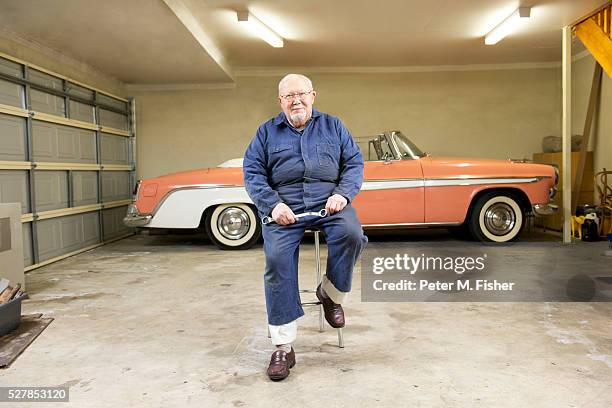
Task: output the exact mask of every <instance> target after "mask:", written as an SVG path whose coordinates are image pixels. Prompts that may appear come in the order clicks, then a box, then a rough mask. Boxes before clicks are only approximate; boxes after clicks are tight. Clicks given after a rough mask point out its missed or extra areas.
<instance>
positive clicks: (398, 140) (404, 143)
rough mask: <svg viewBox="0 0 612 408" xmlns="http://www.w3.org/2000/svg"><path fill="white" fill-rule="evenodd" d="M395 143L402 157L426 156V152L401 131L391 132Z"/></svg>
mask: <svg viewBox="0 0 612 408" xmlns="http://www.w3.org/2000/svg"><path fill="white" fill-rule="evenodd" d="M391 137H392V138H393V141H394V142H395V145H396V146H397V148H398V149H399V154H400V156H401V158H402V159H412V158H415V157H425V153H423V152H422V151H421V149H419V148H418V147H417V146H416V145H415V144H414V143H412V142H411V141H410V140H409V139H408V138H407V137H406V136H404V135H403V134H402V133H401V132H393V133H392V134H391Z"/></svg>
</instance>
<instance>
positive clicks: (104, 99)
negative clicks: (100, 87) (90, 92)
mask: <svg viewBox="0 0 612 408" xmlns="http://www.w3.org/2000/svg"><path fill="white" fill-rule="evenodd" d="M98 102H100V103H103V104H104V105H107V106H111V107H113V108H115V109H118V110H121V111H127V103H125V102H124V101H121V100H119V99H115V98H111V97H110V96H106V95H104V94H103V93H100V94H98Z"/></svg>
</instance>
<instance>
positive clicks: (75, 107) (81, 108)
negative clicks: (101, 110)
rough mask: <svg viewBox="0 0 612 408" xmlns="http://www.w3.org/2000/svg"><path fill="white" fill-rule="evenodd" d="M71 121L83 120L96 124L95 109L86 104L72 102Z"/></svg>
mask: <svg viewBox="0 0 612 408" xmlns="http://www.w3.org/2000/svg"><path fill="white" fill-rule="evenodd" d="M70 119H76V120H82V121H83V122H89V123H94V122H95V115H94V107H93V106H91V105H87V104H85V103H81V102H77V101H72V100H71V101H70Z"/></svg>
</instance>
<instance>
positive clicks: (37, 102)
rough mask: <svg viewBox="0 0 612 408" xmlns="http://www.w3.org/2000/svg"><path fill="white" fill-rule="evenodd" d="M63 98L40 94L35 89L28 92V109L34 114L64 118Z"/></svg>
mask: <svg viewBox="0 0 612 408" xmlns="http://www.w3.org/2000/svg"><path fill="white" fill-rule="evenodd" d="M64 103H65V101H64V98H62V97H59V96H55V95H52V94H50V93H46V92H42V91H39V90H37V89H31V90H30V107H31V109H32V110H34V111H36V112H44V113H49V114H51V115H56V116H65V111H66V110H65V105H64Z"/></svg>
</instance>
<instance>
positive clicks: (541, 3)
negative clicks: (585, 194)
mask: <svg viewBox="0 0 612 408" xmlns="http://www.w3.org/2000/svg"><path fill="white" fill-rule="evenodd" d="M605 3H606V0H533V1H532V2H528V1H523V0H521V1H519V0H429V1H421V0H418V1H416V0H414V1H407V0H385V1H372V0H353V1H329V0H308V1H306V0H302V1H300V0H295V1H285V0H254V1H247V0H208V1H206V0H129V1H126V0H105V1H96V0H61V1H60V0H20V1H15V0H0V9H1V10H2V13H0V27H3V29H4V34H5V35H6V34H7V33H11V34H13V35H18V36H20V37H21V38H25V39H27V40H32V41H35V42H37V43H40V44H42V45H44V46H47V47H49V48H52V49H54V50H57V51H59V52H61V53H63V54H65V55H68V56H70V57H73V58H75V59H77V60H80V61H83V62H85V63H87V64H89V65H91V66H93V67H95V68H97V69H98V70H100V71H102V72H105V73H108V74H110V75H113V76H115V77H116V78H118V79H119V80H121V81H122V82H125V83H131V84H193V83H200V84H217V83H231V82H232V81H233V76H234V75H235V74H240V73H242V74H244V73H248V72H254V71H258V72H260V71H266V70H279V69H282V68H287V67H301V68H304V67H306V68H310V69H321V70H325V69H329V70H336V71H342V70H347V71H351V70H353V71H354V70H355V69H360V68H361V69H378V68H384V69H394V68H395V69H401V68H410V67H424V66H427V67H432V68H433V67H437V68H439V67H440V66H448V65H453V66H456V65H478V64H517V63H548V62H556V61H559V60H560V58H561V28H562V27H563V26H565V25H568V24H571V23H572V22H574V21H575V20H577V19H579V18H581V17H583V16H584V15H586V14H588V13H590V12H591V11H593V10H595V9H596V8H598V7H600V6H602V5H603V4H605ZM60 5H61V7H60ZM519 5H521V6H532V11H531V16H532V17H531V19H530V22H529V23H528V24H527V26H526V27H525V28H524V29H522V30H521V31H520V32H517V33H516V34H514V35H512V36H510V37H507V38H506V39H504V40H502V41H501V42H500V43H498V44H497V45H495V46H485V45H484V39H483V36H484V34H486V33H487V32H488V31H489V30H491V29H492V28H493V27H494V26H495V25H496V24H497V23H498V22H499V21H500V20H502V19H503V18H504V17H505V16H507V15H509V14H510V13H512V11H513V10H515V9H516V8H517V7H518V6H519ZM236 10H249V11H250V12H251V13H252V14H254V15H256V16H257V17H258V18H259V19H260V20H262V21H263V22H265V23H266V24H267V25H268V26H270V27H271V28H273V29H274V30H275V31H276V32H277V33H279V34H280V35H281V36H282V37H284V38H285V47H284V48H272V47H270V46H269V45H268V44H266V43H264V42H263V41H261V40H260V39H258V38H256V37H254V36H253V35H251V34H250V33H249V32H246V31H244V27H242V26H240V25H239V24H238V23H237V19H236V13H235V11H236ZM0 34H1V33H0ZM576 42H578V40H576ZM574 50H575V52H579V51H582V50H583V48H582V47H581V45H579V44H576V47H574Z"/></svg>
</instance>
